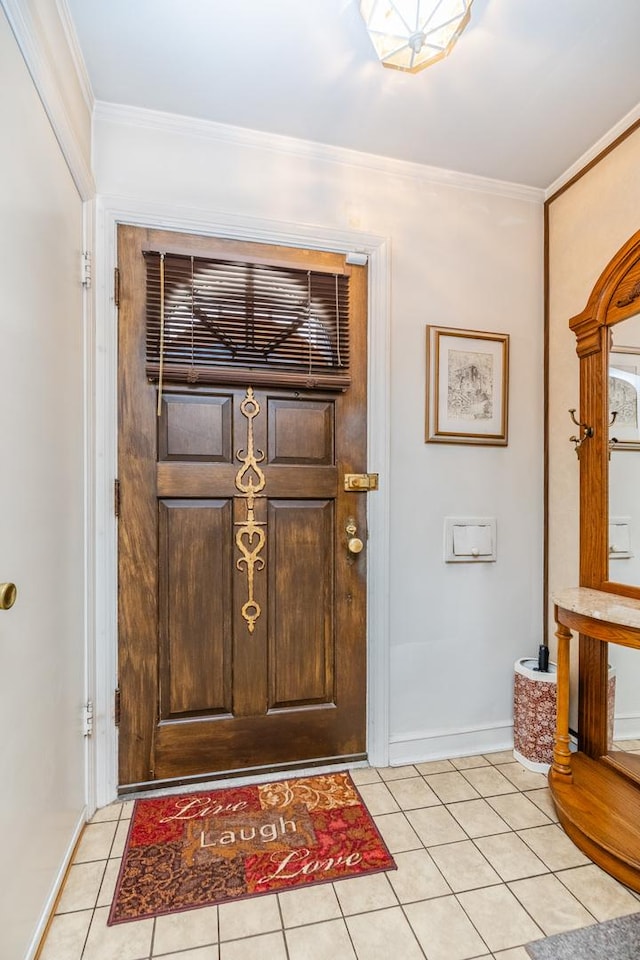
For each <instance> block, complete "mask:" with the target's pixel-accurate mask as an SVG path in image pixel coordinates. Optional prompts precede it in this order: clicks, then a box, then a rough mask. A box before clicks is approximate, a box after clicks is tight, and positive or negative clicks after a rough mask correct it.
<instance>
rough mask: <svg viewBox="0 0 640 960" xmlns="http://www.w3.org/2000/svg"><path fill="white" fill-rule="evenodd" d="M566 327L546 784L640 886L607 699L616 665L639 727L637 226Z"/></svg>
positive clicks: (629, 786)
mask: <svg viewBox="0 0 640 960" xmlns="http://www.w3.org/2000/svg"><path fill="white" fill-rule="evenodd" d="M569 325H570V327H571V329H572V330H573V332H574V333H575V335H576V338H577V353H578V357H579V360H580V415H579V417H578V418H577V419H576V423H577V424H578V427H579V436H577V437H572V438H571V439H572V440H573V441H574V443H575V447H576V452H577V454H578V457H579V460H580V585H579V587H578V588H573V589H568V590H566V591H559V592H557V593H556V594H555V595H554V604H555V619H556V623H557V626H558V629H557V632H556V637H557V639H558V654H557V659H558V711H557V735H556V744H555V748H554V762H553V765H552V768H551V771H550V774H549V786H550V789H551V793H552V796H553V799H554V803H555V806H556V811H557V813H558V817H559V820H560V823H561V824H562V826H563V827H564V829H565V830H566V831H567V833H568V834H569V836H570V837H571V838H572V839H573V840H574V842H575V843H576V844H577V845H578V846H579V847H580V848H581V849H582V850H583V851H584V852H585V853H587V854H588V855H589V856H590V857H591V859H592V860H594V861H595V862H596V863H598V864H599V865H600V866H602V867H603V868H604V869H605V870H607V871H608V872H609V873H611V874H612V875H613V876H615V877H617V878H618V879H619V880H622V882H624V883H626V884H627V885H628V886H631V887H632V888H633V889H635V890H638V891H640V821H638V816H637V811H638V809H639V807H640V752H635V751H634V750H633V749H627V750H625V749H621V747H622V746H624V744H623V743H614V742H613V731H614V727H613V721H614V716H613V710H612V709H611V707H612V704H611V703H610V696H609V691H610V684H609V669H610V664H612V665H613V666H614V667H616V666H618V667H619V672H620V675H621V679H622V680H623V683H624V684H626V686H627V689H626V690H625V695H627V694H629V693H631V695H632V696H633V697H635V698H636V700H635V701H634V702H635V703H636V706H635V707H634V710H633V711H632V713H631V714H630V719H631V721H632V722H633V719H634V717H635V720H636V722H637V718H638V717H640V703H638V702H637V701H638V700H640V556H637V554H638V549H639V547H640V231H639V232H638V233H636V234H634V236H633V237H631V238H630V240H628V241H627V243H626V244H625V245H624V246H623V247H622V248H621V249H620V250H619V251H618V253H617V254H616V255H615V256H614V257H613V259H612V260H611V261H610V263H609V264H608V265H607V266H606V268H605V269H604V271H603V272H602V274H601V275H600V277H599V278H598V280H597V282H596V284H595V286H594V288H593V291H592V293H591V295H590V297H589V300H588V302H587V305H586V307H585V309H584V310H583V311H582V313H580V314H578V315H577V316H575V317H573V318H572V319H571V320H570V321H569ZM570 412H572V414H574V413H575V411H570ZM634 541H635V542H634ZM572 630H573V631H574V633H577V634H578V635H579V638H580V641H579V642H580V646H579V683H578V749H577V752H575V753H574V752H572V750H571V749H570V737H569V674H570V666H569V664H570V642H571V635H572V634H571V631H572ZM624 719H625V718H624V717H623V718H622V720H623V721H624ZM615 734H616V736H617V737H622V738H623V737H624V733H621V732H619V731H618V730H616V731H615ZM627 736H629V734H628V733H627ZM630 736H631V737H633V736H634V734H633V733H632V734H630ZM635 737H637V731H636V733H635ZM636 744H637V741H636ZM636 744H634V746H635V745H636Z"/></svg>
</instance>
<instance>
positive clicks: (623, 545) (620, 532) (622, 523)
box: [609, 517, 633, 560]
mask: <svg viewBox="0 0 640 960" xmlns="http://www.w3.org/2000/svg"><path fill="white" fill-rule="evenodd" d="M631 557H633V550H632V548H631V517H609V559H610V560H628V559H630V558H631Z"/></svg>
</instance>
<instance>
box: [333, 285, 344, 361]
mask: <svg viewBox="0 0 640 960" xmlns="http://www.w3.org/2000/svg"><path fill="white" fill-rule="evenodd" d="M335 281H336V344H337V347H338V366H339V367H341V366H342V359H341V357H340V298H339V296H338V274H337V273H336V274H335Z"/></svg>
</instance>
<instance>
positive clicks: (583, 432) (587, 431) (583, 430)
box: [569, 407, 593, 460]
mask: <svg viewBox="0 0 640 960" xmlns="http://www.w3.org/2000/svg"><path fill="white" fill-rule="evenodd" d="M569 416H570V417H571V419H572V420H573V422H574V423H575V425H576V427H580V436H579V437H569V440H570V441H571V443H573V445H574V450H575V451H576V456H577V458H578V460H579V459H580V447H581V446H582V444H583V443H584V441H585V440H587V439H591V437H592V436H593V427H588V426H587V424H586V423H580V421H579V420H576V408H575V407H573V408H572V409H571V410H569Z"/></svg>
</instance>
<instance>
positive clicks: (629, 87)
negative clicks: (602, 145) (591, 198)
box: [66, 0, 640, 187]
mask: <svg viewBox="0 0 640 960" xmlns="http://www.w3.org/2000/svg"><path fill="white" fill-rule="evenodd" d="M66 2H67V5H68V7H69V10H70V12H71V16H72V19H73V22H74V24H75V27H76V31H77V34H78V39H79V42H80V47H81V50H82V53H83V56H84V59H85V63H86V66H87V70H88V74H89V77H90V80H91V84H92V87H93V93H94V95H95V97H96V99H98V100H102V101H107V102H112V103H118V104H127V105H132V106H138V107H146V108H150V109H153V110H161V111H168V112H170V113H178V114H184V115H187V116H192V117H198V118H204V119H208V120H215V121H217V122H219V123H225V124H232V125H235V126H239V127H245V128H250V129H254V130H260V131H264V132H267V133H277V134H284V135H288V136H292V137H299V138H302V139H305V140H311V141H317V142H320V143H325V144H331V145H335V146H339V147H350V148H353V149H356V150H363V151H366V152H368V153H374V154H381V155H383V156H387V157H395V158H399V159H403V160H410V161H414V162H418V163H423V164H427V165H430V166H436V167H442V168H445V169H448V170H455V171H461V172H464V173H469V174H474V175H477V176H484V177H492V178H495V179H498V180H504V181H509V182H513V183H520V184H527V185H530V186H534V187H548V186H549V185H550V184H551V183H553V182H554V181H555V180H556V179H557V178H558V177H559V176H561V175H562V174H563V173H564V172H565V171H566V170H567V169H568V168H569V167H570V166H571V165H572V164H574V163H575V162H576V161H577V160H578V159H579V158H580V157H581V156H582V155H583V154H584V153H585V151H587V150H588V149H589V148H590V147H591V146H592V145H593V144H594V143H596V142H597V141H598V140H600V138H602V137H603V136H605V135H606V134H607V132H608V131H610V130H611V129H612V128H613V127H614V126H615V125H616V124H618V123H619V122H620V121H621V120H622V118H623V117H625V116H626V115H627V114H628V113H630V112H631V111H634V114H633V115H634V116H635V115H636V108H637V107H638V105H639V104H640V0H475V2H474V4H473V7H472V10H471V23H470V25H469V26H468V27H467V29H466V31H465V32H464V33H463V34H462V36H461V38H460V40H459V41H458V44H457V45H456V47H455V48H454V50H453V52H452V53H451V55H450V56H449V57H448V58H446V59H445V60H442V61H440V62H439V63H436V64H434V65H433V66H431V67H427V68H426V69H425V70H423V71H422V72H420V73H418V74H415V75H411V74H406V73H400V72H398V71H395V70H389V69H387V68H383V67H382V66H381V65H380V64H379V63H378V61H377V60H376V58H375V54H374V52H373V47H372V46H371V43H370V40H369V38H368V35H367V33H366V30H365V28H364V24H363V21H362V19H361V17H360V14H359V4H358V0H66Z"/></svg>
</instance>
